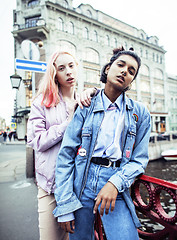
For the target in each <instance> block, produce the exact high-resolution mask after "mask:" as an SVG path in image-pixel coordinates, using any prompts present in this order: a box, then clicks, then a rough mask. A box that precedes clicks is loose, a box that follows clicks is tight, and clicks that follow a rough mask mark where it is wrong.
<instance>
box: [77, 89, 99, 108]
mask: <svg viewBox="0 0 177 240" xmlns="http://www.w3.org/2000/svg"><path fill="white" fill-rule="evenodd" d="M96 92H97V89H96V88H88V89H86V90H85V91H83V92H82V93H80V96H78V97H77V99H76V101H77V103H78V105H79V107H80V108H81V109H83V105H84V106H85V107H89V106H90V104H91V98H92V97H93V96H94V95H95V94H96Z"/></svg>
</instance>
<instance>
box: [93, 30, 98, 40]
mask: <svg viewBox="0 0 177 240" xmlns="http://www.w3.org/2000/svg"><path fill="white" fill-rule="evenodd" d="M93 41H95V42H98V33H97V31H94V32H93Z"/></svg>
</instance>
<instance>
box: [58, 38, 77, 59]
mask: <svg viewBox="0 0 177 240" xmlns="http://www.w3.org/2000/svg"><path fill="white" fill-rule="evenodd" d="M56 46H57V50H60V51H66V52H69V53H71V54H72V55H73V56H76V46H75V45H74V44H73V43H71V42H68V41H65V40H59V41H57V44H56Z"/></svg>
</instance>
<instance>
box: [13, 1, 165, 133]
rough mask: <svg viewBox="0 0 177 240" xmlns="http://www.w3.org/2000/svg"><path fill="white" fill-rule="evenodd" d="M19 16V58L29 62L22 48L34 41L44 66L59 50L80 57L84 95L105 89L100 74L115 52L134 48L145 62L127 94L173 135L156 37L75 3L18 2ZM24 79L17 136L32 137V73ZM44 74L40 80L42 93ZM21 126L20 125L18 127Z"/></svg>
mask: <svg viewBox="0 0 177 240" xmlns="http://www.w3.org/2000/svg"><path fill="white" fill-rule="evenodd" d="M16 3H17V5H16V9H15V10H14V13H13V14H14V23H13V24H14V25H13V32H12V33H13V36H14V51H15V58H25V56H24V51H23V50H22V48H21V44H22V42H23V41H24V40H27V39H28V40H30V41H32V42H33V43H35V44H36V45H37V46H41V44H39V43H41V41H42V43H43V46H42V47H41V48H39V52H40V59H39V60H40V61H46V62H47V61H48V59H49V56H50V55H51V53H52V52H53V51H55V50H56V49H61V50H66V51H69V52H71V53H72V54H74V55H75V56H76V58H77V60H78V62H79V76H78V79H79V81H78V84H77V89H78V91H82V90H83V89H85V88H87V87H92V86H96V87H99V88H100V87H102V85H101V83H100V80H99V76H100V70H101V69H102V67H103V66H104V64H105V63H107V62H108V61H109V59H110V56H111V54H112V50H113V49H114V48H116V47H118V46H121V45H123V46H124V47H125V49H129V48H130V47H133V48H134V50H135V51H136V52H137V53H138V54H139V56H140V57H141V59H142V66H141V69H140V74H139V76H138V78H137V79H136V81H134V82H133V84H132V88H131V90H130V91H128V92H127V94H128V95H129V97H131V98H132V99H135V100H138V101H141V102H143V103H144V104H145V105H146V106H147V107H148V109H149V111H150V113H151V117H152V131H153V132H165V131H169V120H168V111H167V107H168V104H167V86H166V85H167V75H166V72H165V52H166V51H165V50H164V49H163V47H162V46H159V43H158V41H159V39H158V38H157V37H156V36H148V35H147V33H145V32H144V31H143V30H142V29H137V28H136V27H134V26H131V25H128V24H126V23H124V22H122V21H120V20H118V19H115V18H113V17H111V16H109V15H107V14H105V13H103V12H101V11H99V10H96V9H94V8H93V7H92V6H91V5H88V4H81V5H79V6H78V7H77V8H74V7H73V3H72V0H48V1H47V0H16ZM18 74H19V75H20V76H22V79H23V81H22V82H21V85H20V88H19V90H18V94H17V111H16V113H15V117H16V119H17V133H18V136H19V138H23V137H24V135H25V134H26V122H27V119H28V113H29V110H30V104H31V97H32V92H31V85H29V84H27V83H28V82H29V81H27V80H30V79H31V73H30V72H24V71H18ZM41 77H42V74H40V73H36V74H35V81H36V85H35V86H36V88H37V86H38V81H39V79H40V78H41ZM18 122H19V123H18Z"/></svg>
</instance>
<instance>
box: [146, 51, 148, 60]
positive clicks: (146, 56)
mask: <svg viewBox="0 0 177 240" xmlns="http://www.w3.org/2000/svg"><path fill="white" fill-rule="evenodd" d="M146 59H148V50H146Z"/></svg>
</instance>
